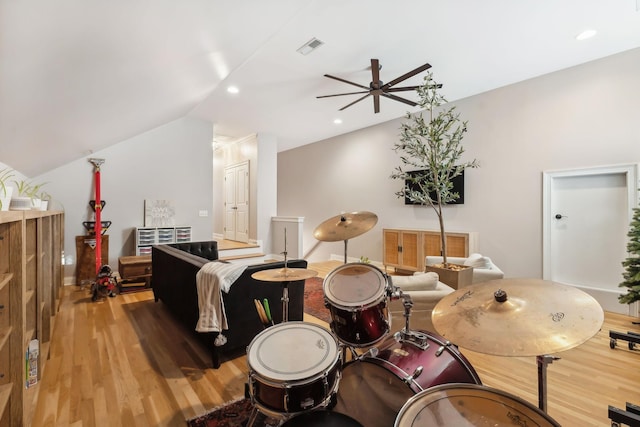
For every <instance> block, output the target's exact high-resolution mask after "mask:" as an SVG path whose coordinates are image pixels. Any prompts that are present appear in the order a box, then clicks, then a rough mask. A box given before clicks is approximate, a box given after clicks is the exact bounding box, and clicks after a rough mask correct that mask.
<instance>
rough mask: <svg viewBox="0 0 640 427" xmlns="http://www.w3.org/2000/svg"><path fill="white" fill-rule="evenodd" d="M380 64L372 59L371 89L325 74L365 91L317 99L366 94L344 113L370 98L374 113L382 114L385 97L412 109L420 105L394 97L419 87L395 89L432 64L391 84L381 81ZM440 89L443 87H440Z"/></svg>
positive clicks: (421, 67)
mask: <svg viewBox="0 0 640 427" xmlns="http://www.w3.org/2000/svg"><path fill="white" fill-rule="evenodd" d="M380 68H381V67H380V62H379V61H378V60H377V59H371V79H372V80H371V83H369V87H367V86H363V85H361V84H358V83H353V82H350V81H348V80H345V79H341V78H340V77H335V76H331V75H329V74H325V75H324V76H325V77H329V78H330V79H334V80H338V81H340V82H343V83H347V84H350V85H353V86H356V87H359V88H361V89H364V90H362V91H358V92H347V93H338V94H335V95H322V96H317V97H316V98H330V97H334V96H344V95H361V94H365V95H364V96H362V97H360V98H358V99H356V100H355V101H353V102H352V103H350V104H347V105H345V106H344V107H342V108H341V109H340V110H339V111H342V110H344V109H346V108H349V107H351V106H352V105H353V104H356V103H358V102H360V101H362V100H363V99H365V98H366V97H368V96H373V111H374V113H379V112H380V97H381V96H384V97H385V98H389V99H393V100H394V101H399V102H403V103H405V104H408V105H411V106H412V107H415V106H416V105H418V104H417V103H415V102H413V101H410V100H408V99H405V98H401V97H399V96H396V95H393V93H394V92H407V91H412V90H416V88H417V87H418V86H405V87H393V86H394V85H396V84H398V83H400V82H402V81H404V80H406V79H408V78H410V77H413V76H415V75H416V74H419V73H421V72H423V71H425V70H428V69H429V68H431V65H430V64H424V65H422V66H420V67H418V68H416V69H415V70H412V71H409V72H408V73H406V74H403V75H401V76H400V77H398V78H397V79H394V80H391V81H390V82H389V83H384V82H383V81H382V80H380ZM438 87H442V85H438Z"/></svg>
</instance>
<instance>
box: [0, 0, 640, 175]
mask: <svg viewBox="0 0 640 427" xmlns="http://www.w3.org/2000/svg"><path fill="white" fill-rule="evenodd" d="M639 8H640V6H639V4H638V0H615V1H605V0H563V1H557V0H518V1H504V0H484V1H477V0H450V1H436V0H395V1H393V2H391V1H388V0H386V1H382V0H368V1H364V0H268V1H266V0H265V1H258V0H184V1H176V0H127V1H123V0H112V1H104V0H56V1H44V0H19V1H16V0H0V162H2V163H5V164H8V165H10V166H11V167H13V168H14V169H16V170H18V171H20V172H21V173H23V174H25V175H27V176H36V175H38V174H41V173H43V172H46V171H48V170H50V169H53V168H55V167H58V166H61V165H64V164H65V163H67V162H70V161H73V160H76V159H79V158H82V157H86V156H87V155H89V154H90V153H91V152H95V151H97V150H100V149H103V148H105V147H108V146H110V145H112V144H116V143H118V142H121V141H123V140H125V139H127V138H130V137H132V136H135V135H138V134H140V133H143V132H145V131H148V130H150V129H153V128H155V127H158V126H161V125H163V124H165V123H167V122H170V121H172V120H175V119H178V118H181V117H186V116H191V117H197V118H201V119H205V120H207V121H210V122H211V123H212V124H213V127H214V130H215V134H216V136H217V137H219V138H237V137H243V136H245V135H247V134H249V133H269V134H273V135H274V136H276V138H277V140H278V150H279V151H282V150H286V149H290V148H293V147H296V146H299V145H303V144H307V143H311V142H315V141H318V140H322V139H325V138H329V137H332V136H335V135H337V134H341V133H345V132H350V131H353V130H356V129H359V128H363V127H367V126H371V125H374V124H377V123H380V122H384V121H387V120H391V119H394V118H397V117H400V116H402V115H404V114H405V113H406V112H407V111H415V110H416V108H415V107H411V106H409V105H406V104H404V103H400V102H396V101H394V100H391V99H388V98H384V97H382V98H381V101H380V112H379V113H377V114H376V113H374V108H373V101H372V100H371V97H369V98H368V99H364V100H362V101H361V102H358V103H356V104H354V105H353V106H351V107H349V108H347V109H345V110H343V111H339V110H340V108H342V107H344V106H345V105H347V104H349V103H351V102H353V101H355V100H356V99H358V97H360V96H361V95H348V96H339V97H331V98H322V99H318V98H317V96H321V95H329V94H337V93H343V92H354V91H359V90H361V89H360V88H358V87H355V86H352V85H349V84H346V83H344V82H341V81H339V80H336V79H329V78H326V77H324V74H330V75H332V76H335V77H338V78H340V79H344V80H349V81H352V82H355V83H357V84H359V85H362V86H365V87H368V86H369V82H370V81H371V70H370V63H371V62H370V61H371V59H372V58H375V59H378V60H379V61H380V64H381V69H380V70H379V73H380V79H381V80H382V81H383V82H389V81H392V80H393V79H395V78H397V77H399V76H401V75H403V74H404V73H406V72H408V71H410V70H413V69H415V68H417V67H419V66H421V65H423V64H425V63H429V64H431V65H432V68H431V71H432V72H433V74H434V78H435V79H436V80H437V81H439V82H441V83H442V84H443V85H444V87H443V93H444V94H445V96H446V97H447V98H448V99H449V100H455V99H459V98H463V97H467V96H470V95H474V94H477V93H481V92H484V91H487V90H491V89H494V88H497V87H501V86H504V85H508V84H512V83H515V82H519V81H522V80H526V79H529V78H533V77H536V76H539V75H542V74H546V73H549V72H553V71H556V70H560V69H564V68H567V67H571V66H574V65H577V64H581V63H584V62H587V61H590V60H594V59H597V58H601V57H604V56H608V55H611V54H614V53H617V52H621V51H625V50H629V49H633V48H636V47H639V46H640V11H639ZM586 29H595V30H597V31H598V33H597V34H596V36H595V37H593V38H591V39H588V40H584V41H577V40H576V39H575V36H576V35H577V34H578V33H580V32H582V31H583V30H586ZM313 38H317V39H318V40H320V41H322V42H323V44H322V45H321V46H320V47H318V48H317V49H316V50H314V51H312V52H311V53H309V54H307V55H303V54H301V53H299V52H297V49H298V48H300V47H301V46H302V45H304V44H305V43H306V42H308V41H309V40H311V39H313ZM638 71H639V73H640V70H638ZM423 76H424V73H419V74H418V75H416V76H415V77H412V78H411V79H407V80H406V81H404V82H402V84H401V85H402V86H406V85H415V84H419V83H420V82H421V80H422V77H423ZM230 85H234V86H236V87H237V88H238V90H239V92H238V93H236V94H232V93H229V92H228V91H227V88H228V86H230ZM399 86H400V84H399ZM397 95H400V96H402V97H406V98H408V99H413V100H416V95H415V94H414V93H412V92H402V93H398V94H397ZM335 119H341V120H342V123H341V124H335V123H334V120H335Z"/></svg>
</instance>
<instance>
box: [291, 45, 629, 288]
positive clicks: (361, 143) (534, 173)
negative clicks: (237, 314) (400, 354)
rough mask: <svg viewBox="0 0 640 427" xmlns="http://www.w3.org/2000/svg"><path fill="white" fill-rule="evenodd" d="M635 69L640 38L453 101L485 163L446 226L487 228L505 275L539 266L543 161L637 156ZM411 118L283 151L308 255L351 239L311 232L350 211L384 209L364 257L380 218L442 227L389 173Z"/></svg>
mask: <svg viewBox="0 0 640 427" xmlns="http://www.w3.org/2000/svg"><path fill="white" fill-rule="evenodd" d="M471 72H472V71H471ZM638 75H640V49H634V50H632V51H628V52H624V53H621V54H618V55H615V56H612V57H609V58H604V59H601V60H598V61H594V62H592V63H588V64H584V65H581V66H578V67H574V68H571V69H567V70H564V71H560V72H556V73H553V74H549V75H546V76H541V77H538V78H536V79H532V80H529V81H525V82H521V83H518V84H514V85H511V86H508V87H504V88H500V89H497V90H494V91H491V92H487V93H484V94H480V95H477V96H473V97H470V98H466V99H463V100H460V101H457V102H455V105H456V106H457V107H458V112H459V113H460V115H461V118H462V119H463V120H468V122H469V124H468V133H467V134H466V136H465V138H464V140H463V144H464V146H465V149H466V153H465V158H466V159H472V158H476V159H478V160H479V162H480V168H478V169H469V170H467V172H466V179H465V186H466V189H465V204H464V205H457V206H448V207H446V213H445V227H446V229H447V230H448V231H477V232H479V245H480V248H479V249H480V252H482V253H484V254H487V255H489V256H491V257H492V259H493V260H494V261H495V262H496V263H497V264H498V265H499V266H500V267H501V268H502V269H503V270H504V271H505V273H506V275H507V276H509V277H534V278H540V277H542V218H541V214H542V172H543V171H545V170H553V169H565V168H575V167H588V166H597V165H608V164H618V163H629V162H638V161H640V126H639V125H638V113H639V112H640V96H639V95H640V79H638V78H637V76H638ZM436 77H437V71H436ZM444 83H445V84H446V82H444ZM383 102H384V101H383ZM383 108H384V106H383ZM346 113H347V120H348V110H347V111H346ZM402 120H403V119H398V120H394V121H390V122H387V123H383V124H381V125H377V126H373V127H371V128H368V129H364V130H361V131H356V132H353V133H350V134H347V135H342V136H339V137H335V138H331V139H328V140H325V141H321V142H317V143H315V144H311V145H307V146H304V147H300V148H297V149H293V150H289V151H286V152H282V153H280V154H279V156H278V215H281V216H301V217H305V223H304V252H305V253H308V259H309V260H310V261H316V260H325V259H327V258H328V257H329V256H330V254H340V255H342V254H343V253H344V243H343V242H336V243H327V242H320V243H318V242H317V241H316V240H315V239H314V238H313V230H314V228H315V227H316V226H317V225H319V224H320V223H322V222H323V221H324V220H326V219H327V218H330V217H332V216H335V215H338V214H339V213H341V212H352V211H361V210H366V211H371V212H374V213H376V214H377V215H378V218H379V220H378V224H377V225H376V227H375V228H374V229H373V230H371V231H369V232H368V233H365V234H363V235H361V236H359V237H356V238H354V239H351V240H350V241H349V251H348V252H349V256H350V257H355V258H359V257H360V256H366V257H368V258H369V259H371V260H375V261H379V260H382V228H385V227H405V228H424V229H434V230H437V219H436V216H435V214H434V213H433V211H431V210H430V208H426V207H414V206H405V205H404V204H403V201H402V200H401V199H397V198H396V196H395V195H394V193H395V192H396V191H398V190H399V189H401V188H402V183H401V182H398V181H395V180H391V179H390V178H389V176H390V175H391V173H392V171H393V169H394V168H395V167H396V166H397V165H398V164H400V162H399V160H398V158H397V156H396V154H395V153H394V152H393V151H392V146H393V143H394V142H395V141H397V140H398V135H399V128H400V123H401V122H402Z"/></svg>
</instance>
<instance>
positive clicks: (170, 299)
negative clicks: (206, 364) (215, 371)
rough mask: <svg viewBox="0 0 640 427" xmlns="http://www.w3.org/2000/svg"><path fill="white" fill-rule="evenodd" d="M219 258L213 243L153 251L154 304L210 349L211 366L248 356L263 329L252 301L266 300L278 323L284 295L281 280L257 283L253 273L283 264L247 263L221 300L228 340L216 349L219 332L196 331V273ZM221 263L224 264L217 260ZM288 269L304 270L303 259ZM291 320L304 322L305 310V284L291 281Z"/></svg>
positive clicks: (288, 285) (154, 248)
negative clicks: (228, 358) (252, 342)
mask: <svg viewBox="0 0 640 427" xmlns="http://www.w3.org/2000/svg"><path fill="white" fill-rule="evenodd" d="M217 259H218V247H217V242H216V241H207V242H189V243H176V244H167V245H157V246H154V247H153V248H152V252H151V263H152V271H153V278H152V288H153V293H154V297H155V300H156V302H157V301H159V300H161V301H162V302H163V303H164V304H165V305H166V306H167V308H168V309H169V310H170V311H171V312H172V313H173V315H174V316H175V317H176V319H177V320H179V321H180V322H181V323H182V324H183V325H184V326H186V328H187V329H189V330H190V331H193V334H195V335H196V336H197V337H198V338H199V339H200V340H201V341H202V342H203V343H204V344H205V345H206V346H207V348H208V349H209V350H210V351H211V357H212V362H213V366H214V368H218V367H219V366H220V361H221V358H222V357H236V356H238V355H241V354H243V353H244V352H246V349H247V346H248V345H249V343H250V342H251V340H252V339H253V338H254V337H255V336H256V335H257V334H258V333H260V332H261V331H262V330H264V327H263V325H262V323H261V322H260V319H259V317H258V313H257V311H256V307H255V303H254V299H258V300H260V301H262V300H263V299H264V298H267V299H268V300H269V305H270V308H271V314H272V316H273V319H274V322H275V323H279V322H281V321H282V291H283V284H282V283H280V282H267V281H258V280H256V279H253V278H252V277H251V275H252V274H253V273H255V272H257V271H261V270H265V269H272V268H283V267H284V262H273V263H259V264H254V265H249V266H248V267H247V268H246V270H245V271H244V272H243V273H242V275H241V276H240V277H239V278H238V279H237V280H236V281H235V282H234V284H233V285H232V286H231V289H230V290H229V293H223V294H222V299H223V304H224V308H225V313H226V316H227V323H228V326H229V329H228V330H225V331H222V334H223V335H224V336H225V337H226V339H227V341H226V343H225V344H224V345H222V346H216V345H214V342H215V339H216V337H217V336H218V334H219V333H217V332H211V333H199V332H197V331H196V330H195V328H196V324H197V323H198V318H199V311H198V293H197V287H196V274H197V273H198V271H199V270H200V268H201V267H202V266H203V265H205V264H206V263H208V262H211V261H215V260H217ZM220 262H222V261H220ZM287 265H288V267H290V268H306V267H307V261H305V260H291V261H288V263H287ZM287 287H288V290H289V320H302V317H303V310H304V280H299V281H295V282H289V283H288V284H287Z"/></svg>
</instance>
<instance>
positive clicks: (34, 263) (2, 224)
mask: <svg viewBox="0 0 640 427" xmlns="http://www.w3.org/2000/svg"><path fill="white" fill-rule="evenodd" d="M63 235H64V214H63V213H61V212H55V211H9V212H0V425H3V426H4V425H6V426H24V425H30V423H31V416H32V413H33V410H34V409H35V402H36V396H37V393H38V384H37V383H35V385H31V386H30V387H29V388H26V383H25V378H26V370H25V369H26V366H25V354H26V350H27V347H28V345H29V342H30V341H31V340H38V342H39V346H40V348H39V353H38V354H39V355H38V357H37V359H35V360H36V361H37V365H36V366H37V368H38V369H37V373H38V379H39V376H40V374H41V372H42V369H43V368H44V364H45V362H46V360H47V356H48V353H49V344H50V341H51V334H52V331H53V320H54V318H55V314H56V312H57V310H58V303H59V298H60V290H61V287H62V283H63V271H62V262H61V259H62V248H63Z"/></svg>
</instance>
